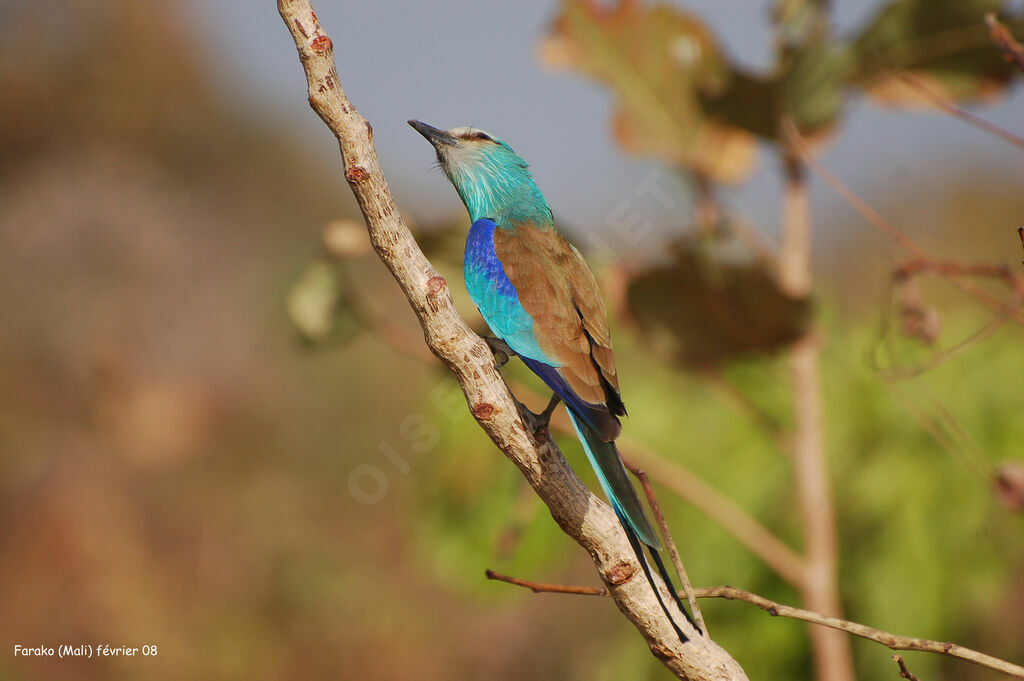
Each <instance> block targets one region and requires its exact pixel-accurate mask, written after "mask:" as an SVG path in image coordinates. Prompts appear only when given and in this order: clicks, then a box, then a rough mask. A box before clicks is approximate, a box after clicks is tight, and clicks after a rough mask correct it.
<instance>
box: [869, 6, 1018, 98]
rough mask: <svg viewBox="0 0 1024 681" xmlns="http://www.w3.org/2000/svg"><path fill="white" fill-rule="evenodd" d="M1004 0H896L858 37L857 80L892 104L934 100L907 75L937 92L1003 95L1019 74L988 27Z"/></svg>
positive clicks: (963, 95) (946, 95) (964, 95)
mask: <svg viewBox="0 0 1024 681" xmlns="http://www.w3.org/2000/svg"><path fill="white" fill-rule="evenodd" d="M1004 4H1005V3H1004V2H1003V1H1002V0H941V1H939V0H895V1H894V2H891V3H890V4H889V5H888V6H887V7H885V8H884V9H883V10H882V11H881V12H879V13H878V14H877V15H876V16H875V18H874V19H873V20H872V21H871V22H870V23H869V24H868V26H867V27H866V28H865V29H864V31H863V32H862V33H861V34H860V36H859V37H858V38H857V39H856V40H855V41H854V44H853V53H854V58H855V59H856V62H857V72H856V80H857V81H858V82H859V83H860V84H861V85H862V86H863V87H864V88H865V90H866V91H867V93H868V95H869V96H871V97H872V98H873V99H875V100H876V101H878V102H880V103H883V104H887V105H891V106H921V105H932V102H931V101H930V100H929V99H927V98H926V97H925V96H923V95H922V93H921V87H920V85H919V86H918V87H914V86H913V85H912V84H909V83H907V82H906V80H905V79H904V77H905V76H907V75H910V76H913V77H914V78H915V79H916V80H918V81H920V84H923V85H924V86H925V87H926V88H927V89H929V90H932V91H933V92H934V93H935V94H937V95H940V96H942V97H944V98H947V99H952V100H973V99H979V98H983V97H985V96H990V95H994V94H998V93H999V92H1001V91H1002V90H1003V89H1004V88H1005V86H1006V85H1007V84H1008V83H1009V81H1010V79H1011V78H1012V77H1013V76H1014V73H1015V72H1014V69H1013V67H1012V66H1011V65H1010V64H1008V63H1007V62H1006V61H1005V60H1003V58H1002V56H1001V55H1000V53H999V50H998V49H996V47H995V46H994V45H993V43H992V40H991V38H990V36H989V34H988V29H987V27H986V26H985V21H984V17H985V13H986V12H990V11H998V10H999V9H1000V8H1001V7H1002V6H1003V5H1004Z"/></svg>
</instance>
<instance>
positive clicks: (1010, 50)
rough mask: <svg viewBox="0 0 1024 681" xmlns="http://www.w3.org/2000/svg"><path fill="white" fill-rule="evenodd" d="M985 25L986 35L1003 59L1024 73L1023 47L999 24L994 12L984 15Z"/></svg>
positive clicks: (1008, 30)
mask: <svg viewBox="0 0 1024 681" xmlns="http://www.w3.org/2000/svg"><path fill="white" fill-rule="evenodd" d="M985 23H986V24H988V33H989V35H991V36H992V41H993V42H994V43H995V44H996V45H997V46H998V47H999V49H1000V50H1001V51H1002V53H1003V58H1004V59H1006V61H1008V62H1010V63H1011V64H1016V65H1017V68H1019V69H1020V70H1021V71H1024V47H1022V46H1021V44H1020V43H1019V42H1017V41H1016V40H1015V39H1014V37H1013V34H1012V33H1010V29H1008V28H1006V26H1004V25H1003V24H1002V23H1000V22H999V19H997V18H996V13H995V12H989V13H988V14H986V15H985Z"/></svg>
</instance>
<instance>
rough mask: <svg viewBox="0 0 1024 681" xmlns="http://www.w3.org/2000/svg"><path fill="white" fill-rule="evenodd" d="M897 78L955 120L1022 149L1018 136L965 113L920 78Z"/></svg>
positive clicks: (974, 115)
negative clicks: (957, 119)
mask: <svg viewBox="0 0 1024 681" xmlns="http://www.w3.org/2000/svg"><path fill="white" fill-rule="evenodd" d="M1018 47H1019V45H1018ZM899 78H900V80H902V81H903V82H904V83H906V84H907V85H909V86H910V87H912V88H914V89H915V90H917V91H918V93H920V94H921V96H922V97H924V98H925V99H927V100H928V101H930V102H931V103H932V104H934V105H935V106H937V107H939V108H940V109H942V110H943V111H945V112H946V113H948V114H949V115H951V116H955V117H956V118H959V119H960V120H962V121H964V122H966V123H969V124H970V125H973V126H974V127H976V128H978V129H980V130H984V131H985V132H987V133H989V134H991V135H995V136H996V137H999V138H1001V139H1002V140H1004V141H1006V142H1009V143H1010V144H1012V145H1014V146H1016V147H1020V148H1021V149H1024V138H1022V137H1020V136H1019V135H1015V134H1013V133H1012V132H1010V131H1009V130H1006V129H1005V128H1001V127H1000V126H998V125H996V124H995V123H993V122H992V121H987V120H985V119H984V118H982V117H981V116H978V115H977V114H973V113H971V112H970V111H967V110H966V109H963V108H961V107H959V106H957V105H956V104H954V103H953V102H952V101H950V100H949V99H948V98H946V97H943V96H942V95H941V94H939V93H938V92H936V91H935V90H933V89H931V88H930V87H928V86H927V85H926V84H925V83H924V81H922V80H921V79H920V78H918V77H916V76H913V75H911V74H909V73H903V74H900V76H899Z"/></svg>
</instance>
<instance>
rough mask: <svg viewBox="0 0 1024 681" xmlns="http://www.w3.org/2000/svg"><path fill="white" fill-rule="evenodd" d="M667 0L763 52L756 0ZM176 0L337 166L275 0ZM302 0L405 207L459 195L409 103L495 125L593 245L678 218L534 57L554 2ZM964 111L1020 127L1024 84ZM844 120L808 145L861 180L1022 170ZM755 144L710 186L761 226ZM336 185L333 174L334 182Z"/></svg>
mask: <svg viewBox="0 0 1024 681" xmlns="http://www.w3.org/2000/svg"><path fill="white" fill-rule="evenodd" d="M675 4H678V5H680V6H682V7H685V8H687V9H690V10H691V11H695V12H696V13H697V14H698V15H700V16H701V17H703V18H704V20H705V21H707V22H708V23H709V24H710V26H711V27H712V29H713V30H714V31H715V33H716V34H717V36H718V39H719V41H720V42H721V43H722V44H723V45H724V49H725V50H726V52H727V53H728V54H729V56H730V57H731V58H732V59H734V60H735V61H736V62H738V63H739V64H740V65H741V66H743V67H744V68H748V69H753V70H766V69H768V68H770V66H771V63H772V60H773V50H772V45H771V41H772V35H771V31H770V24H769V19H768V7H769V6H770V3H768V2H764V1H762V2H753V1H752V0H748V1H744V0H704V1H703V2H692V1H691V2H676V3H675ZM881 4H882V3H881V2H876V1H875V0H836V2H834V7H835V17H836V23H837V29H838V31H839V32H840V33H846V32H850V31H853V30H854V29H856V27H857V26H860V25H862V24H863V23H864V22H865V21H867V20H868V19H870V17H871V16H872V15H873V14H874V13H875V12H876V11H877V8H878V7H879V6H880V5H881ZM1020 4H1021V3H1019V2H1017V3H1016V6H1018V7H1019V6H1020ZM187 7H188V10H189V16H188V19H189V21H190V23H191V25H192V26H193V27H194V29H195V31H196V33H197V35H198V36H199V37H200V41H201V45H202V47H203V49H204V50H206V52H207V53H208V54H209V55H210V56H212V57H214V58H215V59H216V61H217V62H218V63H219V67H218V68H217V69H216V70H215V72H214V74H213V77H214V79H215V83H216V85H217V86H219V87H221V88H223V89H224V90H225V91H226V93H227V94H228V95H229V96H230V97H231V98H232V101H236V102H238V103H240V104H241V105H244V106H247V107H249V108H250V113H252V114H253V115H254V116H255V117H256V118H258V119H261V120H264V121H267V122H269V123H270V124H272V125H277V124H282V125H288V126H291V127H293V128H294V129H295V131H296V133H297V137H298V139H300V140H301V141H302V143H303V144H308V145H309V149H310V151H311V152H312V154H313V155H320V156H321V157H322V159H323V160H324V163H325V164H327V163H333V164H335V167H336V168H338V169H339V170H340V164H339V163H338V159H337V153H338V152H337V146H336V145H335V144H334V140H333V138H332V137H331V135H330V133H329V132H328V131H327V129H326V127H325V126H324V125H323V124H322V123H321V121H320V120H319V119H318V118H317V117H316V115H315V114H313V112H312V111H311V110H310V109H309V108H308V105H307V104H306V100H305V97H306V95H305V81H304V79H303V74H302V70H301V67H300V65H299V62H298V59H297V58H296V54H295V50H294V45H293V44H292V42H291V38H290V36H289V35H288V33H287V32H286V30H285V28H284V27H283V25H282V24H281V20H280V17H279V16H278V14H277V8H276V3H275V2H273V0H187ZM314 7H315V8H316V11H317V14H318V16H319V17H320V20H321V24H322V26H323V28H324V30H325V31H326V32H327V33H328V35H330V36H331V38H332V40H333V43H334V47H335V57H336V59H337V61H338V65H339V71H340V75H341V79H342V83H343V85H344V87H345V90H346V91H347V93H348V95H349V97H350V98H351V99H352V101H353V102H354V103H355V105H356V107H357V108H358V109H359V110H360V112H361V113H362V114H363V115H364V116H366V117H367V118H368V119H369V120H370V122H371V123H372V124H373V126H374V132H375V136H374V138H375V141H376V144H377V150H378V153H379V155H380V157H381V162H382V164H383V168H384V170H385V172H386V173H387V175H388V178H389V181H390V183H391V185H392V188H393V190H394V191H395V194H396V198H397V199H398V201H399V205H400V206H401V207H402V210H403V213H404V214H405V215H406V216H407V217H408V218H410V219H411V220H412V221H413V222H420V223H428V222H431V221H439V220H444V219H448V218H451V217H452V216H454V215H458V214H460V211H461V210H462V207H461V204H460V203H459V202H458V198H457V196H456V195H455V192H454V190H453V189H451V187H450V186H449V185H448V184H447V181H446V180H445V178H444V175H443V174H442V173H441V172H440V171H438V170H436V169H434V168H433V165H434V157H433V153H432V150H431V149H430V147H429V146H428V145H427V144H426V142H425V141H424V140H423V139H422V138H421V137H420V136H419V135H418V134H416V133H415V132H414V131H413V130H412V129H411V128H409V127H408V126H407V125H406V120H407V119H409V118H418V119H420V120H423V121H425V122H428V123H431V124H433V125H436V126H438V127H443V128H450V127H455V126H457V125H474V126H476V127H479V128H483V129H485V130H487V131H489V132H491V133H493V134H495V135H497V136H499V137H502V138H504V139H505V140H506V141H507V142H509V144H510V145H511V146H512V147H513V148H514V149H515V150H516V151H517V152H518V153H519V154H520V155H521V156H523V157H524V158H525V159H526V160H527V161H528V162H529V163H530V165H531V168H532V170H533V173H534V176H535V177H536V179H537V182H538V184H539V186H540V187H541V189H542V190H543V191H544V192H545V194H546V195H547V197H548V200H549V203H550V204H551V205H552V208H553V210H554V212H555V216H556V219H557V220H558V221H559V223H560V225H561V226H562V228H563V229H564V230H566V231H567V232H569V233H572V234H576V235H579V234H583V233H587V232H592V233H595V234H597V235H599V236H602V235H603V236H609V237H610V238H608V239H602V240H601V241H600V243H601V244H604V245H606V246H607V247H610V248H616V247H617V245H616V243H615V240H616V239H619V238H620V236H621V234H620V233H619V232H617V231H616V229H617V227H618V226H620V225H621V224H622V222H623V219H624V218H623V215H626V214H628V216H629V220H632V221H642V222H644V223H647V222H650V223H651V224H657V225H659V226H669V225H679V224H685V223H686V222H688V220H689V219H690V218H689V211H688V206H689V205H690V204H689V202H688V200H687V199H686V197H687V196H688V193H687V190H686V188H685V186H684V185H683V184H682V183H681V182H680V181H679V180H678V179H677V178H676V177H675V176H674V175H672V174H671V173H667V174H659V175H657V178H658V179H657V182H658V183H659V184H660V185H663V186H664V187H665V189H666V190H667V191H668V192H669V193H670V194H671V195H672V196H676V197H679V198H680V202H679V203H678V204H676V205H673V206H671V207H666V206H665V205H663V204H662V203H661V202H658V201H649V200H645V199H643V198H635V199H633V198H629V197H636V196H637V194H636V191H637V190H636V188H637V187H638V186H640V185H641V184H642V183H643V182H644V181H645V180H647V179H648V178H650V177H651V173H652V171H656V170H657V169H658V168H659V166H658V165H657V164H655V163H653V162H648V161H644V160H642V159H637V158H634V157H629V156H626V155H624V154H623V153H622V151H621V150H620V149H618V148H617V147H616V146H615V144H614V142H613V141H612V140H611V138H610V135H609V122H610V119H611V113H612V109H613V100H612V96H611V95H610V93H609V92H608V91H607V90H606V89H605V88H603V87H602V86H601V85H599V84H597V83H594V82H592V81H589V80H586V79H584V78H582V77H579V76H577V75H575V74H572V73H569V72H565V71H551V70H550V69H548V68H546V67H544V66H543V65H542V64H541V63H540V62H539V60H538V58H537V46H538V43H539V42H540V40H541V39H542V37H543V36H544V35H545V33H546V31H547V27H548V26H549V24H550V22H551V20H552V18H553V17H554V16H555V15H556V13H557V9H558V3H557V2H554V1H552V0H519V1H517V2H508V1H507V0H449V1H446V2H440V1H436V0H435V1H426V2H419V3H411V2H395V1H394V0H375V1H373V2H342V1H339V0H315V1H314ZM979 112H980V113H982V114H983V115H984V116H985V117H986V118H988V119H989V120H992V121H994V122H996V123H998V124H1000V125H1002V126H1004V127H1007V128H1009V129H1011V130H1016V131H1017V132H1024V88H1017V89H1016V90H1015V91H1013V92H1012V93H1011V94H1010V96H1009V97H1006V98H1004V99H1003V100H1002V101H1001V102H999V103H998V104H996V105H994V106H986V107H983V108H981V109H979ZM844 122H845V127H844V128H843V130H842V132H841V134H840V135H838V136H837V137H836V138H835V140H834V141H833V142H832V143H831V145H830V146H829V147H827V149H826V150H825V151H824V152H823V155H822V160H823V161H824V162H825V163H826V164H827V165H828V167H829V168H831V169H832V170H833V171H834V172H836V173H838V174H839V175H840V176H841V177H843V178H844V180H845V181H846V182H847V183H849V184H850V185H852V186H853V187H854V188H856V189H857V190H858V191H861V192H865V195H867V196H872V195H873V196H876V197H877V196H884V194H885V193H887V192H890V193H893V194H898V192H899V191H900V188H901V187H909V186H911V185H918V186H919V185H920V184H922V183H927V182H929V181H938V179H940V178H941V176H942V175H943V174H944V173H946V172H948V171H949V170H950V168H951V167H955V166H956V165H957V164H961V163H965V162H972V163H977V164H979V165H982V164H984V165H985V166H986V167H991V168H998V169H1005V172H1007V173H1009V174H1010V176H1013V174H1014V173H1015V174H1016V175H1017V176H1020V175H1021V173H1024V155H1021V154H1020V152H1019V150H1015V149H1013V148H1012V147H1009V146H1008V145H1006V144H1005V143H1003V142H1001V141H999V140H997V139H994V138H992V137H990V136H987V135H986V134H985V133H982V132H980V131H978V130H976V129H973V128H971V127H970V126H967V125H965V124H963V123H962V122H960V121H957V120H955V119H952V118H950V117H948V116H945V115H942V114H937V113H908V112H905V111H893V110H886V109H882V108H879V107H877V106H875V105H873V104H871V103H870V102H867V101H865V100H863V99H855V100H853V101H851V102H850V103H848V105H847V117H846V119H845V121H844ZM937 141H939V142H940V143H937ZM766 151H769V149H768V148H763V149H762V153H761V154H759V165H758V169H757V170H756V171H755V172H754V174H753V176H752V177H751V179H750V181H749V182H747V183H745V184H743V185H741V186H739V187H737V188H731V189H728V190H726V191H725V192H724V193H723V194H722V198H723V199H724V200H725V202H726V204H727V205H729V206H731V207H733V208H735V209H738V210H740V211H742V212H744V213H746V214H747V215H749V216H750V217H752V218H753V219H754V220H755V221H756V222H757V223H758V224H759V225H760V226H761V227H762V229H764V230H765V231H766V232H767V233H769V234H775V233H777V231H778V227H777V222H778V219H777V214H778V209H779V207H778V197H779V173H778V172H777V170H778V168H777V161H776V160H775V157H774V156H773V155H771V154H770V153H765V152H766ZM339 191H347V190H346V189H345V188H344V187H343V186H342V185H339ZM872 192H874V193H873V194H872ZM812 196H813V201H812V208H813V210H814V212H815V214H816V215H825V216H826V217H827V215H828V213H829V211H831V210H833V209H834V208H835V207H836V206H837V205H839V203H840V202H841V200H840V199H839V198H838V197H835V196H834V195H833V194H831V193H830V192H829V190H828V189H827V187H825V186H824V185H823V183H821V182H820V181H819V180H814V181H813V184H812ZM624 197H625V198H624ZM624 202H626V203H628V205H625V204H624ZM617 235H618V236H617ZM595 243H597V242H595ZM634 245H635V244H632V243H625V244H619V245H618V246H619V247H624V248H631V247H633V246H634Z"/></svg>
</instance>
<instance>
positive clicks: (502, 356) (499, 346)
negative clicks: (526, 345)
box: [482, 336, 516, 369]
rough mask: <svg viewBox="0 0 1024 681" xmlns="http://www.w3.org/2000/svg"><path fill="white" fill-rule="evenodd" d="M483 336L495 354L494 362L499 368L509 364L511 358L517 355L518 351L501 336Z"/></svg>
mask: <svg viewBox="0 0 1024 681" xmlns="http://www.w3.org/2000/svg"><path fill="white" fill-rule="evenodd" d="M482 338H483V339H484V342H486V343H487V345H488V346H489V347H490V348H491V352H492V353H493V354H494V364H495V366H497V367H498V368H499V369H500V368H501V367H503V366H505V365H506V364H508V361H509V359H511V358H512V357H515V356H516V351H515V350H513V349H512V348H511V347H509V344H508V343H506V342H505V341H503V340H501V339H500V338H494V337H493V336H482Z"/></svg>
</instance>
